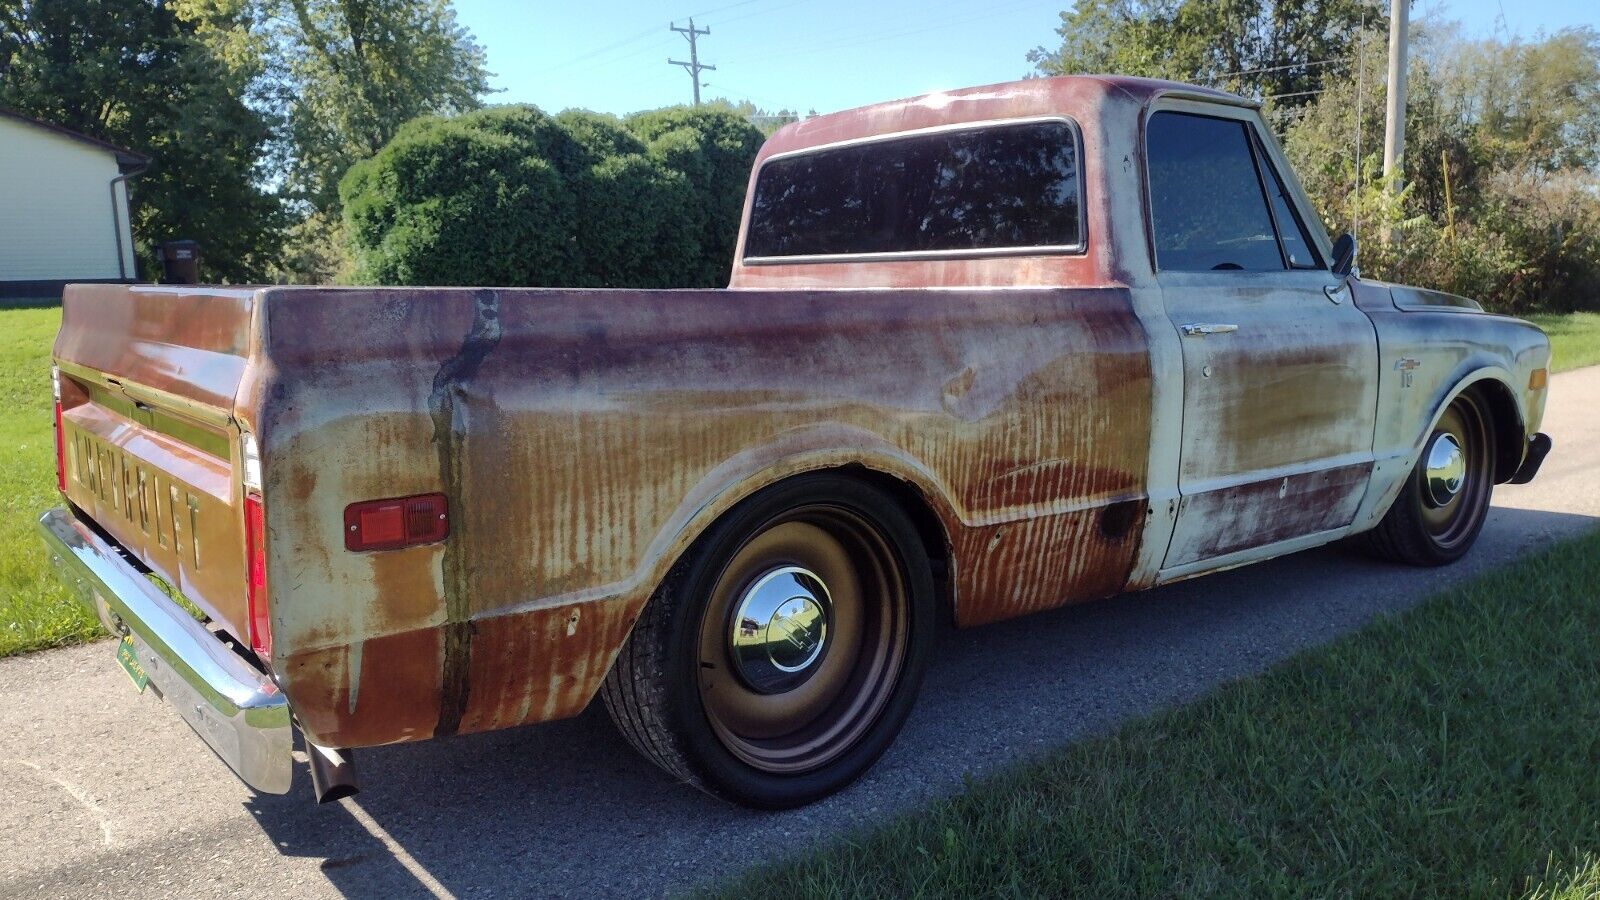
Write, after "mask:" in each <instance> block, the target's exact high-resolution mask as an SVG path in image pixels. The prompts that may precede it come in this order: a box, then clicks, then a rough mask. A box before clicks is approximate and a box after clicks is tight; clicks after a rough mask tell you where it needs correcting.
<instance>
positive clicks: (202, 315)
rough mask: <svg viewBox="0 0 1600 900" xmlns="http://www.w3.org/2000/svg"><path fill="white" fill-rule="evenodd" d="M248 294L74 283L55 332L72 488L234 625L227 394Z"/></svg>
mask: <svg viewBox="0 0 1600 900" xmlns="http://www.w3.org/2000/svg"><path fill="white" fill-rule="evenodd" d="M254 294H255V292H254V291H253V290H251V289H239V288H231V289H230V288H209V287H195V286H184V287H148V286H145V287H127V286H122V285H71V286H69V287H68V288H67V290H66V295H65V297H64V299H63V310H62V320H61V332H60V334H59V335H58V336H57V337H56V344H55V361H56V365H57V367H58V368H59V369H60V373H61V399H62V439H63V442H64V446H65V454H66V459H65V468H66V482H67V498H68V499H69V500H71V501H72V503H73V504H74V505H76V506H77V507H78V508H79V509H80V510H82V511H83V512H84V513H85V514H87V515H88V516H90V517H91V518H92V519H94V521H95V523H96V524H97V525H98V526H99V527H100V528H101V529H103V530H104V531H105V532H106V533H107V534H109V535H110V536H111V537H112V538H114V539H115V540H116V541H117V543H119V544H121V545H122V547H123V548H124V549H125V550H127V551H129V552H130V553H131V554H133V555H134V556H136V557H137V558H138V559H139V560H141V561H142V562H143V563H144V564H145V565H147V566H149V567H150V569H151V570H153V571H154V572H155V573H156V574H158V575H160V576H161V577H162V578H165V579H166V580H167V581H168V582H169V583H170V584H172V585H173V586H174V587H176V588H177V589H178V590H179V591H181V592H182V593H183V595H184V596H185V597H187V598H188V599H189V600H191V601H193V602H194V603H195V605H197V606H199V607H200V608H201V609H202V610H203V611H204V612H206V613H207V614H208V615H210V616H211V617H212V618H213V619H215V620H217V621H218V622H219V623H220V624H223V625H225V626H227V627H228V629H229V630H230V631H232V632H233V633H234V634H235V635H236V636H238V637H240V638H243V636H244V634H245V630H244V627H245V621H246V613H245V610H246V607H245V551H244V522H243V516H242V512H241V502H242V500H241V497H242V490H241V487H240V481H239V472H238V466H237V465H236V460H237V459H238V456H239V441H238V429H237V427H236V426H235V424H234V421H233V405H234V395H235V393H236V392H237V391H238V388H239V383H240V380H241V379H242V378H243V375H244V371H245V366H246V363H247V361H248V357H249V353H250V347H251V316H252V312H253V308H254V302H255V301H254Z"/></svg>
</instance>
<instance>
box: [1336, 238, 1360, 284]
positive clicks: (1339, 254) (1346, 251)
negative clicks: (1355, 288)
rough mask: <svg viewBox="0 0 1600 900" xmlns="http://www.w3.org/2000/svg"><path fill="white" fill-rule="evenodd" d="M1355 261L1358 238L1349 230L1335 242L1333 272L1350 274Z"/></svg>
mask: <svg viewBox="0 0 1600 900" xmlns="http://www.w3.org/2000/svg"><path fill="white" fill-rule="evenodd" d="M1355 261H1356V239H1355V238H1354V237H1353V236H1351V234H1350V232H1348V231H1347V232H1345V233H1344V234H1341V235H1339V239H1338V240H1336V241H1334V242H1333V274H1335V275H1349V274H1350V270H1351V268H1352V267H1353V266H1354V264H1355Z"/></svg>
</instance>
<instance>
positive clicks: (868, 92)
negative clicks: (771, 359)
mask: <svg viewBox="0 0 1600 900" xmlns="http://www.w3.org/2000/svg"><path fill="white" fill-rule="evenodd" d="M455 5H456V12H457V15H458V16H459V17H460V19H461V22H462V23H463V24H464V25H466V26H467V27H468V28H470V29H472V32H473V34H474V35H476V36H477V39H478V41H479V42H480V43H481V44H483V45H484V47H485V48H486V49H487V51H488V55H489V69H490V71H492V72H494V73H495V77H494V79H493V84H494V86H495V87H496V88H499V89H500V90H501V92H500V93H498V94H496V95H495V96H494V97H493V98H491V102H501V103H512V102H517V103H533V104H536V105H538V106H540V107H543V108H544V109H547V110H551V111H554V110H560V109H565V108H567V107H583V108H587V109H594V110H599V111H602V112H612V113H627V112H631V111H633V110H637V109H649V108H653V107H657V106H665V105H668V104H672V103H686V102H688V100H689V92H690V83H689V75H688V73H686V72H685V71H684V70H683V69H681V68H679V67H677V66H669V65H668V64H667V61H666V60H667V57H668V56H672V57H674V58H677V59H687V58H688V49H689V48H688V45H687V42H686V41H685V40H684V38H683V36H682V35H679V34H676V33H673V32H671V31H668V29H667V26H668V23H669V22H671V21H676V22H677V23H678V24H680V25H686V24H687V22H688V19H689V17H690V16H691V15H693V16H694V17H695V24H696V25H698V26H701V27H707V26H709V27H710V29H711V34H710V35H709V36H706V37H702V38H700V57H701V61H702V62H708V63H712V64H714V65H716V66H717V70H716V71H715V72H706V73H703V77H702V80H704V81H706V82H709V83H710V85H711V86H710V87H708V88H704V89H703V90H702V95H703V96H704V97H708V98H709V97H718V96H722V97H727V98H729V99H731V100H734V101H738V100H750V101H752V102H754V103H756V104H757V105H758V106H762V107H766V108H770V109H776V108H779V107H788V108H791V109H798V110H800V111H802V112H804V111H806V110H809V109H816V110H817V111H818V112H830V111H833V110H836V109H845V108H848V107H852V106H860V105H862V104H866V103H874V102H877V101H880V100H890V99H894V98H897V97H906V96H912V95H915V94H922V93H926V92H928V91H934V90H940V89H944V88H955V87H965V86H968V85H975V84H988V83H991V82H996V81H1008V80H1010V79H1013V78H1020V77H1021V76H1022V75H1024V74H1025V73H1026V72H1027V71H1028V70H1029V66H1028V63H1027V60H1026V59H1025V56H1026V54H1027V52H1028V50H1029V49H1030V48H1032V47H1035V46H1038V45H1040V44H1045V45H1047V46H1048V45H1051V44H1052V43H1053V41H1054V39H1055V30H1054V29H1055V26H1056V24H1057V22H1058V19H1057V14H1058V13H1059V11H1060V10H1061V9H1063V8H1065V5H1066V3H1065V0H1043V2H1041V0H666V2H646V0H593V2H590V3H572V2H558V3H531V2H527V0H455ZM1412 9H1413V16H1414V17H1418V18H1428V17H1432V18H1437V19H1446V20H1456V21H1459V22H1461V23H1462V25H1463V27H1464V28H1465V29H1466V31H1467V32H1468V33H1469V34H1488V33H1490V32H1492V31H1493V30H1495V29H1496V28H1497V27H1502V25H1501V23H1503V27H1504V29H1505V30H1507V31H1509V32H1511V33H1517V34H1522V35H1525V36H1532V35H1534V34H1535V33H1537V32H1538V31H1539V30H1541V29H1543V30H1545V31H1554V30H1556V29H1558V28H1561V27H1563V26H1567V25H1592V26H1595V27H1597V28H1600V5H1597V4H1596V2H1595V0H1417V2H1416V4H1415V5H1414V6H1413V7H1412Z"/></svg>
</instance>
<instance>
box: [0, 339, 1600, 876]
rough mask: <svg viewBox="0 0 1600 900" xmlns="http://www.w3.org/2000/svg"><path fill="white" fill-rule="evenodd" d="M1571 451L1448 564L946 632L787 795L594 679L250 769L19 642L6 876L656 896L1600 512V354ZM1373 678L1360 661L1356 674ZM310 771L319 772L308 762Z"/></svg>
mask: <svg viewBox="0 0 1600 900" xmlns="http://www.w3.org/2000/svg"><path fill="white" fill-rule="evenodd" d="M1552 381H1553V383H1552V388H1551V390H1552V397H1551V402H1550V409H1549V413H1548V416H1547V419H1546V424H1545V430H1546V431H1547V432H1549V433H1550V434H1551V435H1552V437H1554V439H1555V447H1556V449H1555V451H1554V452H1553V453H1552V455H1551V457H1550V459H1549V460H1548V461H1547V462H1546V464H1545V467H1544V471H1543V472H1542V473H1541V475H1540V477H1539V479H1538V480H1537V481H1536V482H1535V483H1533V484H1530V485H1524V486H1502V487H1501V488H1499V489H1498V490H1497V491H1496V493H1495V509H1494V510H1493V512H1492V513H1491V515H1490V518H1489V521H1488V524H1487V526H1486V527H1485V529H1484V532H1483V536H1482V537H1481V538H1480V540H1479V543H1478V546H1477V548H1476V549H1474V551H1473V552H1472V554H1471V555H1470V556H1469V557H1468V559H1467V560H1465V561H1464V562H1462V563H1460V564H1458V565H1456V566H1454V567H1451V568H1449V569H1446V570H1417V569H1408V568H1402V567H1397V566H1391V565H1385V564H1380V563H1376V562H1373V561H1370V560H1367V559H1364V558H1362V557H1359V556H1354V555H1351V554H1349V553H1347V552H1344V551H1342V550H1340V549H1337V548H1334V549H1324V550H1317V551H1311V552H1308V553H1302V554H1297V555H1295V556H1291V557H1287V558H1284V559H1280V560H1276V561H1273V562H1269V563H1264V564H1261V565H1257V566H1252V567H1248V568H1245V569H1241V570H1237V571H1233V572H1228V573H1223V574H1219V575H1213V576H1209V577H1206V578H1201V579H1197V580H1194V581H1189V582H1185V583H1182V584H1177V585H1172V586H1169V587H1165V588H1160V589H1157V590H1154V591H1150V592H1146V593H1144V594H1138V595H1132V596H1128V597H1123V598H1118V599H1115V600H1110V601H1106V602H1102V603H1095V604H1090V605H1086V606H1080V607H1074V608H1071V609H1066V610H1060V611H1057V612H1053V613H1046V614H1043V615H1039V616H1034V617H1032V618H1027V619H1022V620H1018V621H1014V622H1007V623H1002V624H1000V625H995V626H990V627H986V628H980V629H976V630H971V631H965V632H957V633H953V634H951V635H949V636H947V637H946V638H945V640H944V642H943V644H942V646H941V648H940V651H939V653H938V657H937V659H936V660H935V662H934V665H933V667H932V669H931V671H930V674H929V678H928V682H927V685H926V687H925V689H924V691H923V694H922V698H921V701H920V703H919V705H918V708H917V710H916V711H915V712H914V713H913V714H912V717H911V720H910V722H909V723H908V724H907V726H906V729H905V732H904V733H903V734H902V735H901V737H900V740H899V742H898V743H897V744H896V745H895V746H894V748H893V749H891V750H890V751H889V753H888V754H887V755H886V756H885V757H884V759H883V760H882V761H881V762H880V763H879V764H878V766H877V768H875V769H874V770H873V771H872V772H870V773H869V774H868V775H867V776H866V778H864V779H863V780H862V781H861V782H860V783H858V784H857V785H855V786H854V787H852V788H851V789H849V790H847V791H845V792H844V793H842V794H840V795H839V796H836V797H833V798H831V799H829V800H826V801H824V802H822V803H818V804H816V805H814V806H811V807H809V808H806V809H803V810H797V811H792V812H787V813H779V814H770V813H753V812H749V811H745V810H742V809H737V808H734V807H730V806H726V805H724V804H721V803H719V802H716V801H713V800H711V799H709V798H707V797H704V796H702V795H700V794H699V793H697V792H695V791H693V790H690V789H688V788H685V787H682V786H680V785H678V784H676V783H674V782H672V781H671V780H669V779H668V778H667V777H666V776H665V775H662V774H661V773H660V772H658V771H657V770H656V769H654V768H653V767H652V766H650V765H649V764H648V763H646V762H644V761H643V760H642V759H639V758H637V757H636V756H635V755H634V754H633V752H632V751H631V750H630V749H629V748H628V747H627V745H626V744H625V743H624V742H623V741H622V739H621V738H620V737H619V736H617V735H616V734H615V733H614V732H613V731H612V730H611V726H610V723H609V722H607V721H606V718H605V713H604V710H603V709H601V708H600V707H599V704H598V703H596V704H595V706H594V707H593V708H591V709H590V710H589V711H588V712H587V713H586V714H584V715H583V716H581V717H579V718H577V719H575V720H571V721H567V722H559V723H554V724H550V725H542V726H535V727H530V728H522V729H516V730H512V731H507V732H500V733H496V734H488V735H473V736H466V737H459V738H453V739H449V740H444V741H437V742H430V743H425V744H418V745H413V746H402V747H392V748H381V749H377V750H370V751H362V752H361V754H360V755H359V757H358V766H359V768H360V771H361V775H362V781H363V787H364V791H363V793H361V794H360V795H358V796H357V797H355V798H352V799H348V800H344V801H340V802H339V803H337V804H332V805H329V806H326V807H321V808H319V807H316V806H314V805H312V804H311V803H310V802H309V785H306V784H299V785H296V789H295V791H294V792H293V793H291V794H290V795H288V796H286V797H272V796H261V797H257V796H254V795H252V794H251V792H250V791H249V790H248V789H246V788H245V787H244V786H243V785H242V784H241V783H240V782H239V781H237V780H236V779H235V778H234V777H233V776H232V774H231V773H230V772H229V771H228V770H227V768H226V767H225V766H223V764H222V763H220V762H218V761H217V760H216V759H215V758H214V757H213V756H212V755H211V753H210V751H208V750H207V749H206V748H205V746H204V745H203V744H201V743H200V741H199V740H198V739H197V738H195V736H194V735H193V734H192V733H191V732H190V731H189V729H188V727H187V726H185V725H184V724H183V722H182V721H181V720H180V719H178V718H177V716H176V715H174V714H173V713H172V712H171V711H170V710H169V709H167V708H166V706H165V705H164V703H163V702H162V701H160V700H158V699H157V698H156V697H154V696H153V695H146V696H142V697H141V696H139V695H137V694H135V693H134V691H133V688H132V687H131V686H130V685H129V683H128V681H127V679H126V677H125V676H124V675H123V674H122V672H121V671H120V670H119V669H118V668H117V667H116V665H115V664H114V662H113V660H112V652H113V648H114V645H113V644H111V643H105V642H103V643H99V644H93V645H89V646H85V647H77V648H72V649H67V650H58V651H51V652H46V653H39V654H34V655H31V656H24V657H20V658H14V659H7V660H0V798H3V800H0V834H4V835H5V839H4V840H0V896H23V895H29V896H72V897H77V896H84V897H88V896H106V895H108V894H114V895H123V894H128V895H136V896H219V897H220V896H232V895H234V894H238V893H245V892H248V893H249V894H250V895H252V896H255V897H276V896H283V897H294V898H297V900H298V898H310V897H321V896H332V895H339V894H347V895H361V896H368V895H376V896H385V897H392V896H411V895H426V894H430V893H432V894H441V895H456V896H490V895H493V896H557V895H560V896H590V895H605V896H616V895H627V896H639V895H657V894H661V893H664V892H670V891H674V890H680V889H683V888H686V887H689V886H692V885H694V884H695V883H698V882H701V881H704V880H706V879H711V878H715V877H716V876H718V875H720V874H723V873H728V872H733V871H737V870H739V869H741V868H743V867H744V866H746V865H748V864H751V863H754V862H758V861H765V860H770V859H773V858H775V857H777V856H780V855H782V854H784V853H786V852H789V851H792V850H794V849H797V848H800V847H802V846H804V845H806V844H807V843H808V842H811V841H815V840H817V839H819V838H826V837H829V836H833V835H837V834H840V833H841V832H844V831H847V830H849V829H851V828H853V827H856V826H859V825H862V824H865V823H869V822H872V821H874V820H876V819H878V818H880V817H882V816H884V815H885V814H887V813H890V812H892V811H894V810H898V809H904V808H907V807H909V806H912V805H914V804H916V803H918V802H919V801H922V800H924V799H926V798H929V797H931V796H935V795H938V794H943V793H948V792H951V791H956V790H959V789H960V788H961V785H962V781H963V779H964V778H965V777H966V776H968V775H969V774H972V775H977V774H981V773H984V772H987V771H990V770H993V769H994V768H996V767H999V766H1004V765H1008V764H1011V763H1014V762H1016V761H1017V760H1020V759H1023V758H1026V757H1028V756H1029V755H1031V754H1036V753H1040V752H1042V751H1045V750H1047V749H1049V748H1051V747H1055V746H1059V745H1061V744H1064V743H1067V742H1070V741H1073V740H1075V739H1078V738H1081V737H1084V736H1085V735H1090V734H1094V733H1096V732H1100V731H1103V730H1105V729H1107V728H1110V727H1112V726H1114V725H1115V724H1116V723H1118V722H1120V721H1123V720H1126V719H1128V718H1131V717H1137V716H1140V715H1144V714H1146V713H1149V712H1150V711H1152V710H1155V709H1159V708H1161V707H1164V706H1168V705H1171V704H1174V703H1181V702H1183V701H1184V700H1187V699H1189V698H1192V697H1195V696H1196V695H1198V694H1200V693H1202V692H1204V691H1206V690H1207V689H1209V688H1211V687H1214V686H1215V685H1217V684H1219V683H1221V682H1224V681H1227V680H1229V679H1234V678H1238V677H1241V676H1245V675H1249V674H1251V673H1254V672H1257V671H1259V670H1261V669H1262V668H1264V667H1266V666H1269V665H1271V664H1272V663H1273V662H1275V661H1277V660H1280V659H1283V658H1284V657H1286V656H1289V655H1291V654H1293V653H1295V652H1296V651H1298V650H1301V649H1302V648H1305V647H1308V646H1311V645H1314V644H1318V643H1321V642H1324V641H1327V640H1329V639H1331V638H1333V637H1336V636H1338V635H1340V634H1344V633H1346V632H1349V631H1351V630H1353V629H1355V628H1358V627H1360V626H1361V625H1362V623H1364V622H1366V621H1367V620H1369V619H1371V618H1372V617H1373V616H1376V615H1380V614H1383V613H1386V612H1393V611H1396V610H1402V609H1405V608H1407V607H1409V606H1411V605H1413V604H1415V603H1417V602H1418V601H1420V600H1421V599H1423V598H1424V597H1426V596H1427V595H1428V594H1430V593H1431V592H1433V591H1434V590H1436V589H1438V588H1439V587H1442V586H1444V585H1446V584H1448V583H1450V582H1452V581H1455V580H1459V579H1462V578H1465V577H1468V576H1470V575H1472V574H1473V573H1475V572H1478V571H1482V570H1483V569H1485V568H1488V567H1491V566H1494V565H1497V564H1499V563H1502V562H1505V561H1507V560H1509V559H1511V558H1514V557H1516V556H1518V555H1520V554H1523V553H1525V552H1527V551H1529V550H1532V549H1535V548H1538V547H1541V546H1544V545H1546V544H1548V543H1550V542H1551V541H1554V540H1557V539H1559V538H1561V537H1564V536H1567V535H1571V534H1574V533H1577V532H1579V531H1581V530H1583V529H1585V528H1588V527H1591V526H1593V525H1594V524H1596V523H1597V522H1600V416H1597V415H1596V412H1595V411H1596V410H1600V367H1594V368H1589V369H1581V370H1577V371H1574V372H1569V373H1566V374H1562V375H1557V376H1555V377H1554V378H1553V379H1552ZM1357 687H1358V686H1357ZM301 777H302V779H304V774H303V772H302V776H301Z"/></svg>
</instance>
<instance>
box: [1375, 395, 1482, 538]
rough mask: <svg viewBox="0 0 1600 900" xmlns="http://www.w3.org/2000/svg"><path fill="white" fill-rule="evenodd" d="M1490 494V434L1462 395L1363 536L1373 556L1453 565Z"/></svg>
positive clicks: (1477, 405)
mask: <svg viewBox="0 0 1600 900" xmlns="http://www.w3.org/2000/svg"><path fill="white" fill-rule="evenodd" d="M1493 491H1494V430H1493V429H1492V428H1490V421H1489V413H1488V411H1487V410H1486V409H1485V408H1484V406H1483V403H1482V401H1480V400H1479V399H1478V395H1477V394H1476V393H1474V392H1472V391H1467V392H1466V393H1464V394H1462V395H1461V396H1459V397H1457V398H1456V399H1455V400H1453V401H1451V403H1450V406H1449V407H1447V408H1446V409H1445V411H1444V414H1443V415H1441V416H1440V417H1439V422H1438V424H1436V425H1435V426H1434V427H1433V431H1432V432H1431V433H1430V434H1429V435H1428V440H1427V441H1426V442H1424V443H1423V445H1422V455H1421V457H1420V458H1418V460H1417V465H1416V467H1415V468H1414V469H1413V470H1412V472H1411V475H1410V477H1409V478H1408V480H1407V481H1406V485H1405V487H1404V489H1402V490H1401V492H1400V496H1399V497H1397V498H1396V499H1395V501H1394V506H1392V507H1390V509H1389V512H1388V514H1387V515H1385V516H1384V517H1383V521H1382V522H1380V523H1378V527H1377V528H1375V529H1373V530H1372V531H1371V532H1369V533H1368V535H1367V546H1368V547H1369V548H1370V549H1371V550H1372V551H1373V552H1375V553H1376V554H1377V555H1379V556H1382V557H1384V558H1386V559H1392V560H1395V561H1397V562H1404V563H1410V564H1411V565H1416V566H1442V565H1445V564H1447V563H1452V562H1455V561H1456V560H1458V559H1460V558H1461V557H1462V556H1464V555H1466V552H1467V551H1468V550H1469V549H1471V548H1472V544H1473V542H1474V541H1476V540H1477V539H1478V532H1480V531H1482V530H1483V523H1484V520H1485V519H1487V518H1488V515H1489V496H1490V494H1491V493H1493Z"/></svg>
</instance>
